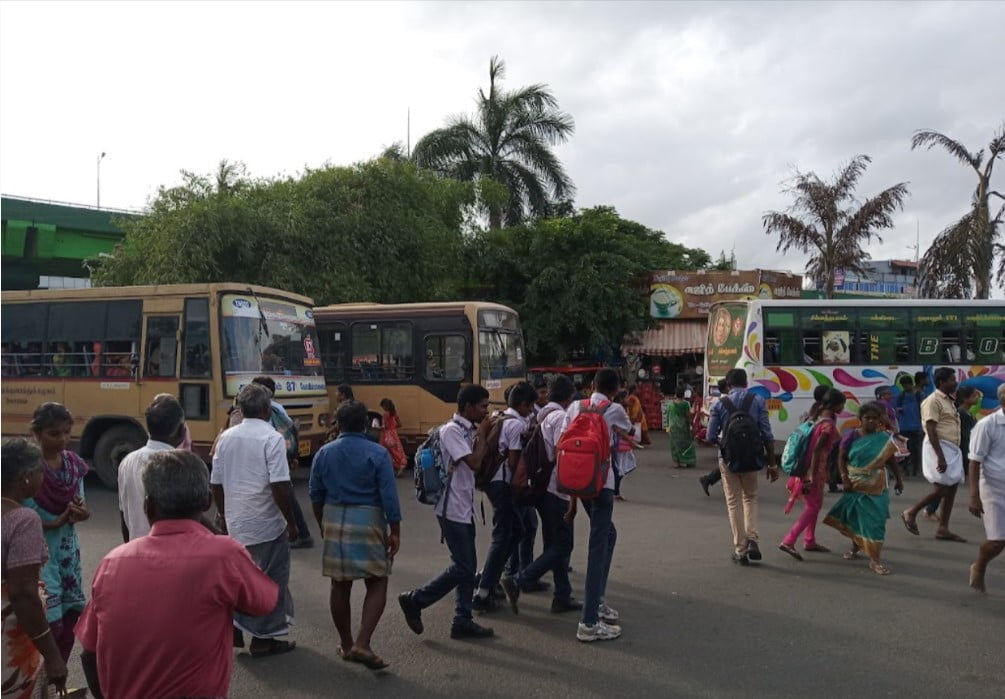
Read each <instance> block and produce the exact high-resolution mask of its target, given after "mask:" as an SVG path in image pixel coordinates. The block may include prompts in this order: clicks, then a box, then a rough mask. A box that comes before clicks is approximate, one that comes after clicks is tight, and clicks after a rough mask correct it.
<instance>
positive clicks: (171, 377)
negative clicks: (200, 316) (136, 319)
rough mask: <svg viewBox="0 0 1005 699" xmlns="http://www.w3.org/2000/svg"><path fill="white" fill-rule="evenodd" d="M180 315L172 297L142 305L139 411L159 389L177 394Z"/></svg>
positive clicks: (176, 303) (179, 308) (177, 305)
mask: <svg viewBox="0 0 1005 699" xmlns="http://www.w3.org/2000/svg"><path fill="white" fill-rule="evenodd" d="M181 315H182V314H181V306H180V304H179V302H178V301H177V300H175V299H170V300H165V301H163V302H160V303H158V302H157V301H155V300H148V301H147V304H146V306H145V307H144V309H143V352H142V354H141V355H140V366H139V367H138V371H139V377H140V379H139V383H140V407H141V411H142V410H143V409H145V406H147V405H150V403H151V402H152V401H153V399H154V396H156V395H158V394H160V393H170V394H171V395H173V396H175V397H178V396H179V391H178V360H179V352H178V348H179V345H180V340H181Z"/></svg>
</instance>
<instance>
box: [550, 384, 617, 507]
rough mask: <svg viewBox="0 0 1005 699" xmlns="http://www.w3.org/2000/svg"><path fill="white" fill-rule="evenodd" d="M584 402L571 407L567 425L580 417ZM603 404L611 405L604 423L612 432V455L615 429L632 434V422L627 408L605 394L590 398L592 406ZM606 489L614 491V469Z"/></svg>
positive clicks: (596, 394)
mask: <svg viewBox="0 0 1005 699" xmlns="http://www.w3.org/2000/svg"><path fill="white" fill-rule="evenodd" d="M582 402H583V401H580V400H577V401H574V402H573V403H572V405H570V406H569V408H568V410H566V413H568V415H569V422H568V423H567V424H572V421H573V419H575V417H576V416H577V415H579V411H580V408H581V404H582ZM602 402H607V403H611V405H610V407H608V408H607V410H606V411H604V422H606V423H607V431H608V432H610V436H611V453H612V454H613V453H614V437H615V434H616V433H615V432H614V428H615V427H620V428H621V429H623V430H625V431H626V432H631V430H632V421H631V420H629V419H628V413H626V412H625V408H624V406H623V405H621V404H620V403H614V402H613V401H612V400H611V399H610V398H608V397H607V396H605V395H604V394H603V393H594V394H593V395H592V396H590V404H591V405H599V404H600V403H602ZM604 487H605V488H608V489H610V490H614V469H613V468H608V469H607V481H606V482H605V483H604Z"/></svg>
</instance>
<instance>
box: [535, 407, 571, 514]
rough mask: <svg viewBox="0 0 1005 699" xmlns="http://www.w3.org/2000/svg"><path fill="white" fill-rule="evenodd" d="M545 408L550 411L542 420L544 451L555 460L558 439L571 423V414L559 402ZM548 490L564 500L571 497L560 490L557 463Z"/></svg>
mask: <svg viewBox="0 0 1005 699" xmlns="http://www.w3.org/2000/svg"><path fill="white" fill-rule="evenodd" d="M545 409H547V410H550V412H549V413H548V414H547V415H545V416H544V420H542V421H541V422H540V425H541V437H542V438H543V439H544V451H545V453H546V454H547V455H548V459H549V460H550V461H552V462H554V461H555V454H556V452H557V451H558V440H559V439H560V438H561V436H562V433H563V432H565V428H566V426H567V425H568V424H569V415H568V413H566V412H565V410H564V409H563V408H562V406H561V405H559V404H558V403H548V405H546V406H544V408H542V410H545ZM548 492H549V493H551V494H552V495H555V496H557V497H559V498H561V499H562V500H568V499H569V496H568V495H566V494H565V493H560V492H558V466H557V465H556V466H555V468H553V469H551V478H550V479H549V480H548Z"/></svg>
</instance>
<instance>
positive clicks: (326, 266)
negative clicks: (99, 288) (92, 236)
mask: <svg viewBox="0 0 1005 699" xmlns="http://www.w3.org/2000/svg"><path fill="white" fill-rule="evenodd" d="M225 165H226V163H224V164H221V172H218V173H217V175H221V174H223V175H225V176H224V177H222V178H220V177H216V176H214V177H201V176H198V175H194V174H192V173H188V172H183V179H184V182H183V184H182V185H181V186H180V187H171V188H165V187H162V188H161V189H160V190H159V191H158V194H157V195H156V197H155V198H154V200H153V201H152V202H151V205H150V211H149V213H148V215H146V216H143V217H139V218H136V219H132V220H129V221H123V222H122V226H123V228H124V229H125V232H126V237H125V244H124V246H123V247H122V249H120V250H118V251H117V252H116V254H115V255H114V256H113V257H112V258H110V259H109V258H102V259H101V260H100V261H98V263H97V264H96V267H97V269H96V271H95V274H94V281H95V283H96V284H100V285H120V284H169V283H185V282H212V281H220V280H228V281H238V282H247V283H254V284H263V285H266V286H272V287H276V288H280V289H286V290H289V291H295V292H299V293H302V294H305V295H308V296H311V297H313V298H314V300H315V301H316V302H317V303H318V304H325V303H337V302H343V301H359V300H370V301H379V302H396V301H406V300H415V299H420V298H421V299H426V300H437V299H445V298H455V297H456V294H457V286H456V283H457V273H456V269H457V267H458V265H459V263H460V260H461V256H462V253H463V241H462V233H461V230H462V222H463V217H464V211H465V209H466V207H468V206H469V205H470V204H471V203H472V201H473V192H472V187H471V186H470V185H466V184H463V183H459V182H456V181H453V180H448V179H443V178H441V177H438V176H436V175H435V174H433V173H431V172H428V171H423V170H421V169H419V168H417V167H416V166H415V165H414V164H412V163H407V162H396V161H393V160H390V159H378V160H375V161H371V162H367V163H361V164H358V165H354V166H351V167H326V168H322V169H318V170H309V171H307V172H306V173H305V174H304V175H303V176H302V177H300V178H298V179H294V178H285V179H276V180H251V179H249V178H247V177H246V176H245V174H244V171H243V166H239V167H237V168H236V169H233V168H232V169H228V170H227V171H226V172H224V169H225V168H224V166H225Z"/></svg>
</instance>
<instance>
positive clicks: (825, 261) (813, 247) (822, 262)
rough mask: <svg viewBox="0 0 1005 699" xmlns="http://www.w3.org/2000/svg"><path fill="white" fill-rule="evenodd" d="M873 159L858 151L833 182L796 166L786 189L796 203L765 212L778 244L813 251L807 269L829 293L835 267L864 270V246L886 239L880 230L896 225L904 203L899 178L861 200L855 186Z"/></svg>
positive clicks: (766, 224) (781, 247)
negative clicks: (785, 208)
mask: <svg viewBox="0 0 1005 699" xmlns="http://www.w3.org/2000/svg"><path fill="white" fill-rule="evenodd" d="M871 162H872V158H870V157H869V156H868V155H858V156H855V157H854V158H852V159H851V162H849V163H848V164H847V165H845V166H844V167H843V168H842V169H841V170H840V171H839V172H838V173H836V174H835V176H834V179H833V180H832V181H830V182H824V181H823V180H821V179H820V178H819V177H817V175H816V173H813V172H807V173H803V172H799V171H798V170H797V171H796V172H795V175H794V176H793V178H792V184H791V185H789V186H788V187H787V188H786V189H785V190H784V191H785V192H786V193H788V194H791V195H793V197H794V201H793V203H792V206H790V207H789V208H788V210H787V211H784V212H780V211H769V212H768V213H766V214H764V216H763V217H762V221H763V223H764V231H765V233H767V234H768V235H777V236H778V246H777V248H776V249H777V250H779V251H781V252H788V251H789V250H798V251H799V252H802V253H808V254H809V255H810V259H809V262H808V263H807V265H806V272H807V273H808V274H809V275H810V277H811V278H812V279H813V280H814V281H816V283H817V284H823V286H824V293H825V295H826V297H827V298H829V299H831V298H834V272H835V271H836V270H838V269H841V268H844V269H848V270H852V271H855V272H859V273H862V272H863V269H862V264H863V263H864V262H865V261H866V260H868V259H869V253H868V252H866V250H865V248H864V247H863V246H864V245H865V244H867V243H869V242H871V241H872V239H873V238H876V240H877V241H879V242H882V241H883V239H882V238H881V237H880V235H879V233H878V231H880V230H883V229H885V228H892V227H893V212H894V211H896V210H897V209H901V208H903V202H904V199H905V198H906V197H907V195H908V191H907V183H906V182H900V183H898V184H895V185H893V186H892V187H889V188H887V189H884V190H883V191H882V192H880V193H879V194H877V195H875V196H873V197H870V198H869V199H866V200H865V201H864V202H862V203H859V201H858V200H857V198H856V197H855V186H856V185H857V184H858V181H859V179H860V178H861V177H862V174H863V173H864V172H865V169H866V167H867V166H868V164H869V163H871Z"/></svg>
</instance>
